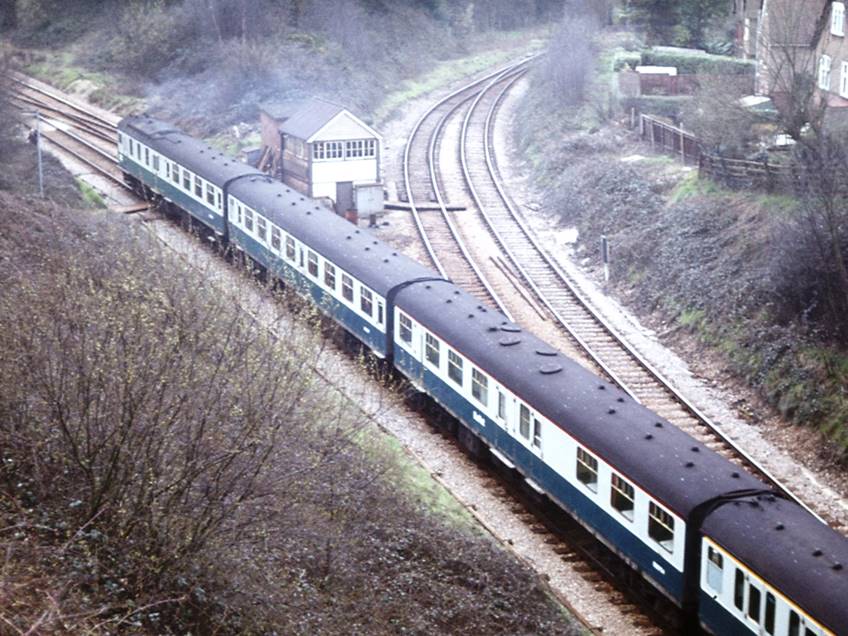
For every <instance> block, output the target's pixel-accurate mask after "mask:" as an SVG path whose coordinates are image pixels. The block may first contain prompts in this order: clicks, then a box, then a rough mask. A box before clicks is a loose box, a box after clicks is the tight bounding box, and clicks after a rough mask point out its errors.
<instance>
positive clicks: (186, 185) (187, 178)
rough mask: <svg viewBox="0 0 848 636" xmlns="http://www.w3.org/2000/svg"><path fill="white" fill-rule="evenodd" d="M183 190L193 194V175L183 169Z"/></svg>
mask: <svg viewBox="0 0 848 636" xmlns="http://www.w3.org/2000/svg"><path fill="white" fill-rule="evenodd" d="M183 190H185V191H186V192H191V173H190V172H189V171H188V170H186V169H185V168H183Z"/></svg>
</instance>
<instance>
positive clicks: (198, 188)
mask: <svg viewBox="0 0 848 636" xmlns="http://www.w3.org/2000/svg"><path fill="white" fill-rule="evenodd" d="M194 196H196V197H197V198H198V199H202V198H203V179H201V178H200V177H198V176H197V175H194Z"/></svg>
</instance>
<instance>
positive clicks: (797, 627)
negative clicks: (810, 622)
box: [788, 610, 801, 636]
mask: <svg viewBox="0 0 848 636" xmlns="http://www.w3.org/2000/svg"><path fill="white" fill-rule="evenodd" d="M788 633H789V636H801V618H800V617H799V616H798V614H797V613H796V612H794V611H792V610H790V611H789V632H788Z"/></svg>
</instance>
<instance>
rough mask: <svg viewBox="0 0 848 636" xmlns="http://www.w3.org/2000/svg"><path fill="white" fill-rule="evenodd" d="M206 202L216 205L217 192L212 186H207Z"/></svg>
mask: <svg viewBox="0 0 848 636" xmlns="http://www.w3.org/2000/svg"><path fill="white" fill-rule="evenodd" d="M206 201H207V202H208V203H209V205H215V190H213V189H212V184H211V183H207V184H206Z"/></svg>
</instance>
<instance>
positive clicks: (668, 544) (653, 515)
mask: <svg viewBox="0 0 848 636" xmlns="http://www.w3.org/2000/svg"><path fill="white" fill-rule="evenodd" d="M648 536H649V537H651V538H652V539H653V540H654V541H656V542H657V543H659V544H660V547H662V548H663V549H664V550H667V551H669V552H673V551H674V518H673V517H672V516H671V514H670V513H669V512H668V511H666V510H663V509H662V508H661V507H660V506H659V505H658V504H655V503H654V502H653V501H652V502H651V505H650V506H649V507H648Z"/></svg>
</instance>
